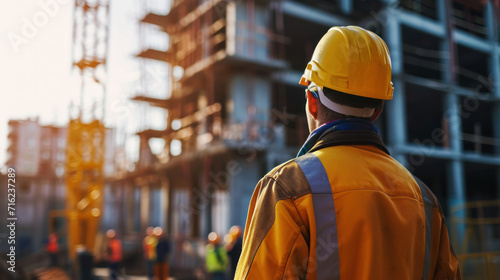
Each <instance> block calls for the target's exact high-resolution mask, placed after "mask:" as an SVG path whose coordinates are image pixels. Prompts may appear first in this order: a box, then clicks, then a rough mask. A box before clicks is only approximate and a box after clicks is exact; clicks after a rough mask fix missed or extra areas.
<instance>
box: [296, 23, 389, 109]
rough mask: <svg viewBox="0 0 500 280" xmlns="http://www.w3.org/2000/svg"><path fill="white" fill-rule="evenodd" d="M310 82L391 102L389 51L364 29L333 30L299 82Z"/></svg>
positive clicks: (320, 44)
mask: <svg viewBox="0 0 500 280" xmlns="http://www.w3.org/2000/svg"><path fill="white" fill-rule="evenodd" d="M308 82H314V83H315V84H316V85H318V86H320V87H321V88H323V87H327V88H330V89H333V90H336V91H340V92H344V93H348V94H352V95H357V96H363V97H368V98H375V99H383V100H389V99H392V92H393V90H394V88H393V86H392V82H391V57H390V54H389V49H388V48H387V45H386V44H385V42H384V41H383V40H382V39H381V38H380V37H379V36H377V35H376V34H375V33H373V32H371V31H368V30H365V29H363V28H361V27H357V26H341V27H339V26H336V27H332V28H330V30H328V32H327V33H326V34H325V35H324V36H323V38H321V40H320V41H319V43H318V45H316V49H314V53H313V55H312V58H311V61H310V62H309V63H308V64H307V67H306V70H305V71H304V75H302V78H301V79H300V84H301V85H305V86H307V85H308Z"/></svg>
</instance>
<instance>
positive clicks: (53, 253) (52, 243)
mask: <svg viewBox="0 0 500 280" xmlns="http://www.w3.org/2000/svg"><path fill="white" fill-rule="evenodd" d="M46 249H47V252H48V253H49V257H50V266H57V263H58V262H57V254H58V252H59V245H58V244H57V234H56V233H55V232H53V233H51V234H49V242H48V243H47V248H46Z"/></svg>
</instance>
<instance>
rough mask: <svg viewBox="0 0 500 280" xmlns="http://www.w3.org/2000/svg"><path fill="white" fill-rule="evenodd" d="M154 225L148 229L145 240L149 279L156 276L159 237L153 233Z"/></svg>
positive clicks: (151, 279)
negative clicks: (155, 267)
mask: <svg viewBox="0 0 500 280" xmlns="http://www.w3.org/2000/svg"><path fill="white" fill-rule="evenodd" d="M153 230H154V228H153V227H148V228H147V229H146V237H144V241H143V251H144V258H145V259H146V272H147V276H148V279H149V280H153V277H154V265H155V262H156V245H157V244H158V238H157V237H156V236H155V235H154V234H153Z"/></svg>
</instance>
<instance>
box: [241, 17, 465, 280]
mask: <svg viewBox="0 0 500 280" xmlns="http://www.w3.org/2000/svg"><path fill="white" fill-rule="evenodd" d="M299 83H300V85H303V86H305V87H306V89H305V92H306V93H305V98H306V105H305V112H306V116H307V120H308V126H309V131H310V135H309V137H308V139H307V140H306V142H305V143H304V145H303V146H302V148H301V149H300V151H299V153H298V155H297V157H296V158H294V159H292V160H290V161H288V162H286V163H284V164H282V165H280V166H278V167H276V168H274V169H273V170H271V171H270V172H269V173H268V174H267V175H265V176H264V178H262V179H261V180H260V181H259V183H258V185H257V187H256V189H255V191H254V194H253V197H252V199H251V201H250V206H249V210H248V218H247V223H246V227H245V233H244V239H243V251H242V254H241V257H240V260H239V263H238V268H237V271H236V277H235V279H238V280H241V279H252V280H253V279H259V280H260V279H266V280H268V279H318V280H320V279H321V280H323V279H332V280H333V279H348V280H356V279H398V280H403V279H450V280H451V279H461V276H460V269H459V266H458V261H457V258H456V257H455V255H454V253H453V249H452V248H451V245H450V241H449V237H448V230H447V227H446V224H445V220H444V216H443V212H442V210H441V208H440V206H439V203H438V201H437V199H436V197H435V196H434V194H433V193H432V192H431V190H430V189H429V188H428V187H427V186H426V185H425V184H424V183H423V182H422V181H420V180H419V179H418V178H416V177H414V176H413V175H412V174H411V173H410V172H409V171H408V170H407V169H406V168H404V167H403V166H402V165H401V164H400V163H398V162H397V161H396V160H395V159H394V158H392V157H391V156H390V154H389V152H388V150H387V148H386V147H385V145H384V143H383V141H382V139H381V138H380V136H379V135H378V129H377V127H376V126H375V125H374V123H373V122H374V121H375V120H376V119H377V117H378V116H379V115H380V113H381V112H382V108H383V105H384V102H385V100H390V99H392V96H393V86H392V82H391V58H390V55H389V50H388V48H387V46H386V44H385V42H384V41H383V40H382V39H381V38H380V37H379V36H377V35H376V34H374V33H372V32H370V31H368V30H365V29H363V28H360V27H357V26H347V27H332V28H330V29H329V30H328V32H327V33H326V34H325V35H324V36H323V37H322V38H321V40H320V41H319V43H318V45H317V46H316V48H315V50H314V52H313V55H312V58H311V60H310V62H309V63H308V64H307V66H306V69H305V71H304V74H303V75H302V78H301V80H300V82H299ZM289 94H292V93H289ZM396 94H397V93H396Z"/></svg>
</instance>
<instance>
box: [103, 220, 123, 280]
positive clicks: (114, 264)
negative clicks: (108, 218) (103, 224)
mask: <svg viewBox="0 0 500 280" xmlns="http://www.w3.org/2000/svg"><path fill="white" fill-rule="evenodd" d="M106 237H107V238H108V252H107V253H108V254H107V255H108V261H109V272H110V275H111V279H113V280H115V279H118V275H119V273H118V269H119V266H120V263H121V261H122V242H121V241H120V239H118V238H117V237H116V232H115V231H114V230H112V229H110V230H108V231H107V232H106Z"/></svg>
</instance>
